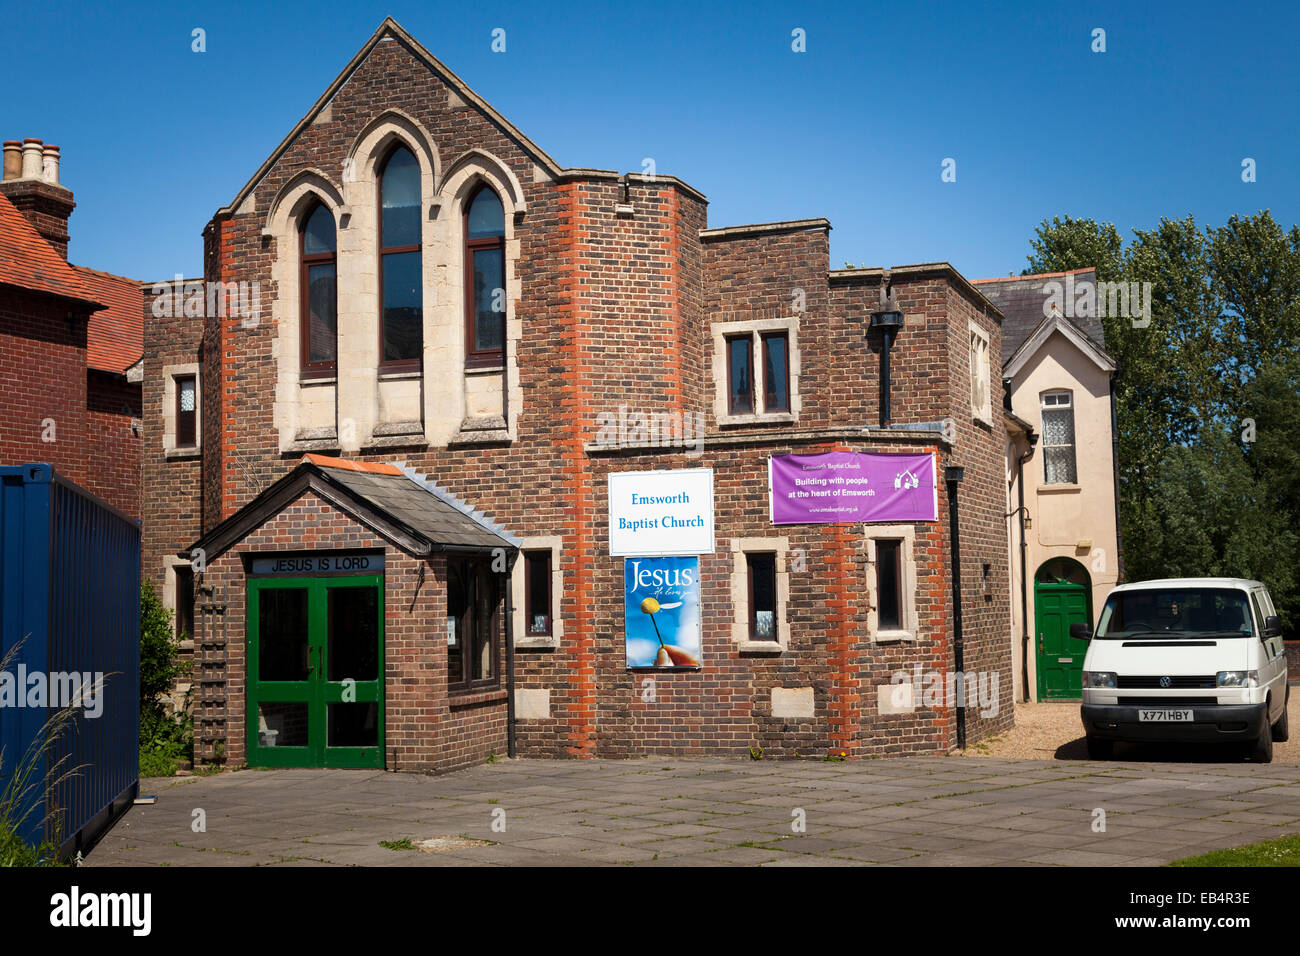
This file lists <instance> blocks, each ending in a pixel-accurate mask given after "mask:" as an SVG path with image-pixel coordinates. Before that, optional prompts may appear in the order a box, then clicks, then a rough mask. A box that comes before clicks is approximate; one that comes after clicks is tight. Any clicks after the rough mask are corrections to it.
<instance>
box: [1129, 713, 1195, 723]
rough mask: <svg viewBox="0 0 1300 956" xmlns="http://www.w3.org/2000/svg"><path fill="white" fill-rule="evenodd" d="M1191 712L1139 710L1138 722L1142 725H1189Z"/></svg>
mask: <svg viewBox="0 0 1300 956" xmlns="http://www.w3.org/2000/svg"><path fill="white" fill-rule="evenodd" d="M1191 719H1192V712H1191V711H1190V710H1139V711H1138V720H1140V721H1142V722H1144V723H1157V724H1161V723H1165V724H1169V723H1172V724H1177V723H1190V722H1191Z"/></svg>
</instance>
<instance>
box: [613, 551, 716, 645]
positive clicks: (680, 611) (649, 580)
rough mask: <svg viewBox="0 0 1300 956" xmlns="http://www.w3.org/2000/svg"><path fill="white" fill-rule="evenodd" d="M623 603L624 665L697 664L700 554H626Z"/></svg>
mask: <svg viewBox="0 0 1300 956" xmlns="http://www.w3.org/2000/svg"><path fill="white" fill-rule="evenodd" d="M623 605H624V621H625V624H626V627H625V635H626V641H627V666H628V667H653V668H659V669H672V668H677V669H679V670H680V669H682V668H692V669H694V668H698V667H699V666H700V559H699V558H693V557H692V558H685V557H663V558H626V559H624V564H623Z"/></svg>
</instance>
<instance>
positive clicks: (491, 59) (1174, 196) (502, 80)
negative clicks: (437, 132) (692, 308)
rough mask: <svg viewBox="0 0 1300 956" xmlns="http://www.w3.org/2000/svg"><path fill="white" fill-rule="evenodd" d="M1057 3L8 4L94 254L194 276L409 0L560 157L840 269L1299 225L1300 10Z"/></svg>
mask: <svg viewBox="0 0 1300 956" xmlns="http://www.w3.org/2000/svg"><path fill="white" fill-rule="evenodd" d="M967 6H968V7H969V8H968V9H967V8H966V7H967ZM1054 6H1055V5H1040V4H1032V3H1023V4H1009V3H1008V4H999V3H991V4H978V5H974V4H972V5H961V4H929V5H913V4H906V5H902V4H898V5H894V4H891V5H883V4H881V5H872V6H867V5H858V4H852V5H849V4H845V5H840V4H816V3H814V4H803V3H800V4H794V3H788V4H784V3H770V2H763V0H758V2H755V3H753V4H751V5H747V7H746V8H745V9H744V11H743V13H741V12H737V10H736V9H735V8H728V7H724V6H723V5H720V4H719V5H717V6H716V7H715V6H713V5H706V4H700V3H698V2H693V3H679V2H675V0H665V2H661V3H655V4H625V5H608V4H583V3H574V4H569V5H567V6H566V7H564V8H563V15H559V14H557V12H556V11H557V9H558V8H555V7H550V6H546V5H537V4H503V3H475V4H472V5H469V6H467V7H465V8H463V9H461V10H459V11H458V12H457V14H456V15H455V16H448V15H447V7H446V6H445V5H431V4H428V3H385V4H374V3H367V2H362V0H349V2H348V3H342V2H338V0H319V2H315V3H312V4H305V3H294V2H285V3H281V4H277V5H274V6H268V7H267V8H265V9H257V8H254V7H252V6H249V7H245V6H241V5H234V4H187V3H184V2H180V3H166V4H163V3H137V2H131V0H125V2H121V3H112V4H109V3H93V2H91V3H84V4H77V5H76V6H69V5H62V4H49V5H44V4H42V5H27V6H25V7H24V6H17V7H13V6H12V5H11V9H9V10H8V11H7V12H6V19H5V25H6V29H5V30H4V32H3V34H2V35H0V54H2V55H3V57H4V62H5V63H8V64H10V65H11V66H15V65H19V64H21V65H22V67H21V68H14V69H11V70H8V71H7V72H6V95H5V97H4V99H3V102H0V138H4V139H21V138H24V137H28V136H31V137H38V138H41V139H43V140H45V141H46V142H50V143H55V144H57V145H59V146H60V147H62V155H63V160H62V171H61V179H62V181H63V183H64V184H65V185H66V186H68V187H69V188H70V189H72V190H73V191H74V193H75V197H76V200H77V210H76V211H75V212H74V213H73V216H72V220H71V223H70V233H71V236H72V241H71V244H70V258H71V261H72V262H75V263H78V264H82V265H88V266H93V267H95V268H97V269H104V270H107V271H110V272H114V273H118V274H122V275H128V276H133V277H137V278H140V279H147V280H154V279H162V278H166V277H170V276H172V275H174V274H176V273H183V274H185V275H194V274H197V273H199V272H200V271H201V267H202V251H203V245H202V238H201V236H200V231H201V230H202V228H203V226H204V224H205V223H206V222H207V221H208V219H209V218H210V217H211V215H212V214H213V212H215V211H216V210H217V209H218V208H219V207H221V206H222V205H224V204H226V203H228V202H229V201H230V200H231V199H232V198H233V197H234V196H235V194H236V193H237V192H238V190H239V188H240V187H241V186H242V185H243V184H244V182H245V181H247V179H248V178H249V177H250V176H251V175H252V174H253V173H254V172H255V171H256V169H257V168H258V166H259V165H260V164H261V163H262V161H263V160H264V159H265V158H266V157H267V155H269V154H270V152H271V151H272V150H273V149H274V148H275V146H276V145H277V144H278V143H279V141H280V140H281V139H282V138H283V137H284V136H285V135H286V134H287V133H288V132H289V130H290V129H291V128H292V127H293V125H294V124H295V123H296V122H297V121H298V119H300V118H301V117H302V115H303V114H304V113H306V112H307V110H308V109H309V108H310V107H311V105H312V103H314V102H315V100H316V98H317V97H318V96H319V95H320V94H321V92H323V90H324V89H325V87H326V86H327V85H328V84H329V83H330V81H331V80H333V78H334V77H335V76H336V75H337V73H338V72H339V71H340V70H341V69H343V67H344V66H345V65H346V64H347V62H348V60H349V59H351V57H352V56H353V55H354V54H355V53H356V51H357V50H358V49H359V48H360V47H361V46H362V45H363V44H364V43H365V42H366V40H367V39H368V38H369V36H370V34H371V33H373V32H374V30H375V28H376V27H378V25H379V24H380V23H381V22H382V20H383V18H384V17H385V16H387V15H392V16H393V17H394V18H395V19H396V20H397V21H398V22H399V23H400V24H401V25H402V26H403V27H404V28H405V29H406V30H407V31H409V32H410V33H411V34H412V36H414V37H415V39H417V40H418V41H420V42H421V43H422V44H423V45H424V46H425V47H427V48H428V49H429V51H430V52H431V53H433V55H434V56H436V57H438V58H439V59H440V60H441V61H442V62H443V63H445V64H446V65H447V66H448V67H449V68H450V69H452V70H453V71H455V72H456V73H457V74H459V75H460V77H461V78H462V79H463V80H464V81H465V82H467V83H468V84H469V85H470V86H471V87H472V88H473V89H474V90H475V91H476V92H478V93H479V94H480V95H481V96H482V97H484V98H485V99H486V100H487V101H488V102H489V103H491V104H492V105H493V106H494V107H495V108H496V109H497V110H499V111H500V112H501V113H502V114H503V115H504V116H505V117H506V118H507V119H508V120H510V121H511V122H512V123H514V124H515V125H516V126H517V127H518V128H519V129H520V130H521V131H522V132H523V133H524V134H525V135H527V136H528V137H530V138H531V139H533V140H534V141H535V142H536V143H537V144H538V145H539V146H540V147H541V148H542V149H544V150H546V151H547V152H548V153H549V154H550V155H551V156H552V157H554V158H555V160H556V161H557V162H559V163H560V164H561V165H562V166H573V167H595V168H604V169H615V170H618V171H621V172H628V171H642V170H643V169H644V168H646V167H645V163H646V161H647V160H653V162H654V168H655V171H657V172H659V173H666V174H671V175H674V176H678V177H680V178H681V179H683V180H685V181H686V182H687V183H689V184H691V185H692V186H694V187H695V188H697V189H699V190H701V191H702V192H704V193H705V194H706V195H707V196H708V198H709V201H710V206H709V224H710V225H711V226H714V227H718V226H727V225H734V224H740V223H752V222H763V221H771V220H781V219H802V218H809V217H814V216H826V217H827V218H829V219H830V221H831V224H832V226H833V231H832V233H831V266H832V268H838V267H840V266H842V265H843V264H844V263H845V262H846V261H847V262H852V263H854V264H860V265H867V266H881V265H885V266H888V265H899V264H905V263H912V262H930V261H936V260H946V261H949V262H951V263H952V264H953V265H954V266H956V267H957V268H958V269H959V270H960V271H961V272H962V273H963V274H965V275H966V276H968V277H970V278H980V277H986V276H999V275H1007V274H1008V273H1010V272H1013V271H1014V272H1019V271H1020V270H1021V269H1022V268H1023V267H1024V266H1025V264H1026V261H1025V259H1026V256H1027V255H1028V253H1029V251H1030V250H1029V240H1030V239H1031V237H1032V236H1033V231H1034V227H1035V226H1036V225H1037V224H1038V223H1039V222H1040V221H1041V220H1042V219H1044V218H1046V217H1051V216H1055V215H1065V214H1070V215H1074V216H1082V217H1093V218H1096V219H1098V220H1111V221H1114V222H1115V223H1116V225H1117V226H1118V227H1119V228H1120V230H1121V233H1122V234H1123V235H1124V236H1125V237H1126V238H1127V237H1128V236H1129V235H1130V230H1131V229H1132V228H1135V227H1138V228H1146V227H1151V226H1154V225H1155V224H1156V223H1157V222H1158V221H1159V219H1160V218H1161V217H1171V218H1178V217H1183V216H1186V215H1187V214H1188V213H1192V214H1194V215H1195V216H1196V218H1197V220H1198V222H1200V223H1202V224H1212V225H1218V224H1221V223H1222V222H1223V221H1224V220H1226V219H1227V217H1228V216H1230V215H1232V214H1234V213H1240V214H1253V213H1255V212H1257V211H1259V210H1260V209H1270V210H1271V211H1272V213H1273V216H1274V217H1275V218H1276V219H1277V220H1278V221H1279V222H1281V223H1282V224H1283V225H1284V226H1288V227H1289V226H1290V225H1291V224H1292V223H1294V222H1296V221H1297V220H1300V177H1296V176H1295V175H1294V171H1293V169H1291V167H1290V164H1291V163H1292V162H1294V158H1295V157H1296V156H1297V155H1300V149H1298V148H1297V147H1300V127H1298V126H1297V125H1296V124H1295V123H1294V122H1293V119H1294V110H1293V107H1292V103H1291V100H1292V98H1293V96H1294V92H1295V90H1296V89H1297V80H1298V79H1300V58H1296V57H1294V55H1293V54H1292V50H1291V46H1292V43H1293V37H1294V35H1295V33H1296V28H1297V26H1300V8H1297V7H1296V6H1295V5H1292V4H1285V3H1256V4H1250V5H1248V6H1245V7H1241V8H1237V10H1236V12H1231V13H1226V12H1224V8H1223V7H1222V6H1221V5H1220V6H1218V7H1217V8H1216V6H1214V5H1211V4H1208V3H1199V2H1188V3H1151V4H1141V5H1138V4H1133V5H1129V4H1125V3H1104V2H1103V3H1091V4H1087V5H1079V6H1078V8H1077V9H1053V8H1052V7H1054ZM195 28H201V29H202V30H204V31H205V34H204V39H205V45H206V51H205V52H202V53H198V52H194V51H193V50H192V46H193V39H192V31H193V30H194V29H195ZM1098 28H1100V29H1104V30H1105V46H1106V49H1105V52H1104V53H1100V52H1093V46H1094V45H1095V40H1094V35H1093V31H1094V30H1095V29H1098ZM498 29H499V30H504V31H505V34H504V38H505V51H504V52H493V49H492V45H493V40H494V35H493V31H494V30H498ZM795 30H802V31H804V34H803V35H804V37H805V44H806V52H801V53H799V52H794V50H793V49H792V45H793V44H794V39H793V38H792V32H793V31H795ZM497 36H498V37H499V36H500V35H499V34H498V35H497ZM498 45H499V43H498ZM1247 158H1250V159H1253V160H1254V161H1255V168H1256V171H1257V172H1256V181H1255V182H1253V183H1245V182H1243V181H1242V162H1243V160H1245V159H1247ZM945 160H954V161H955V171H956V181H955V182H944V181H943V179H942V173H943V170H944V162H945Z"/></svg>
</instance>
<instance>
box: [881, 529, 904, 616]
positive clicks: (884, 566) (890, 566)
mask: <svg viewBox="0 0 1300 956" xmlns="http://www.w3.org/2000/svg"><path fill="white" fill-rule="evenodd" d="M901 545H902V542H901V541H889V540H878V541H877V542H876V604H877V607H876V622H877V627H879V628H880V630H882V631H891V630H897V629H899V628H901V627H902V626H903V589H902V581H903V573H902V571H903V569H902V563H901V558H902V553H901V549H900V548H901Z"/></svg>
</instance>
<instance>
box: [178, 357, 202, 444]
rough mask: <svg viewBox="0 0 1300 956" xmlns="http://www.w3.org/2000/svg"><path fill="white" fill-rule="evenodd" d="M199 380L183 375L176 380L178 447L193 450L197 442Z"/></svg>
mask: <svg viewBox="0 0 1300 956" xmlns="http://www.w3.org/2000/svg"><path fill="white" fill-rule="evenodd" d="M197 406H198V388H197V379H196V378H195V376H193V375H181V376H178V377H177V379H176V447H177V448H193V447H194V446H195V444H196V442H197V429H196V416H197Z"/></svg>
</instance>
